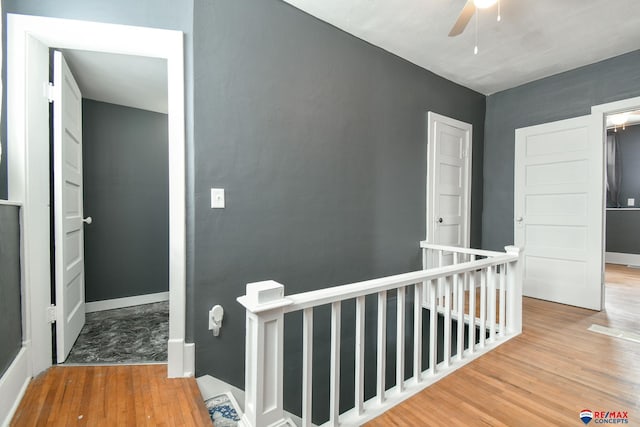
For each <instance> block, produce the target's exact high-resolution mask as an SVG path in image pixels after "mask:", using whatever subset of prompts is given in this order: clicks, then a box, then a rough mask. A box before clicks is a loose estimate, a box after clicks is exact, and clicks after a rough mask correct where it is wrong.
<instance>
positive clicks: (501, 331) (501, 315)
mask: <svg viewBox="0 0 640 427" xmlns="http://www.w3.org/2000/svg"><path fill="white" fill-rule="evenodd" d="M506 274H507V265H506V264H501V265H500V291H499V296H500V298H499V301H500V304H499V310H500V311H499V319H498V324H499V325H500V328H499V334H500V336H504V332H505V303H506V298H505V286H506V280H505V279H506Z"/></svg>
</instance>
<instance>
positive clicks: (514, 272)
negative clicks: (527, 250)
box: [504, 246, 524, 334]
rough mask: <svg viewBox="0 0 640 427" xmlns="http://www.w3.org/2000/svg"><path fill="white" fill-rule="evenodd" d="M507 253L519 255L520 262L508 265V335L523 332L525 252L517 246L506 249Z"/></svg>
mask: <svg viewBox="0 0 640 427" xmlns="http://www.w3.org/2000/svg"><path fill="white" fill-rule="evenodd" d="M504 249H505V250H506V251H507V253H509V254H511V255H517V256H518V260H517V261H514V262H510V263H509V264H508V265H507V314H506V317H507V333H509V334H514V333H515V334H519V333H520V332H522V260H523V256H524V254H523V252H522V250H521V249H520V248H518V247H516V246H507V247H505V248H504Z"/></svg>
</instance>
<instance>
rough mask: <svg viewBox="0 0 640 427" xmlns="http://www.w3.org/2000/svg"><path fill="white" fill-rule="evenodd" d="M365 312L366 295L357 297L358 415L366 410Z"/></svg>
mask: <svg viewBox="0 0 640 427" xmlns="http://www.w3.org/2000/svg"><path fill="white" fill-rule="evenodd" d="M364 313H365V297H364V296H361V297H358V298H356V384H355V386H356V387H355V388H356V390H355V394H356V395H355V407H356V412H357V413H358V415H362V413H363V412H364V406H363V405H364V328H365V324H364Z"/></svg>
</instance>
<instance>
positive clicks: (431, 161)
mask: <svg viewBox="0 0 640 427" xmlns="http://www.w3.org/2000/svg"><path fill="white" fill-rule="evenodd" d="M436 121H439V122H443V123H446V124H448V125H449V126H453V127H457V128H459V129H461V130H463V131H465V133H466V139H467V153H466V161H465V167H466V169H467V183H466V184H467V186H466V188H467V191H466V200H465V202H466V203H465V204H466V207H467V209H466V211H467V212H466V218H467V221H466V224H465V226H464V227H465V232H464V236H463V245H462V246H463V247H466V248H468V247H469V246H470V244H471V170H472V154H471V153H472V152H473V126H472V125H471V124H469V123H465V122H462V121H460V120H456V119H452V118H451V117H447V116H443V115H441V114H438V113H434V112H433V111H429V112H428V113H427V135H428V136H427V198H426V200H427V210H426V212H427V214H426V220H427V228H426V231H427V235H426V240H427V242H430V243H433V224H434V223H435V212H433V205H434V201H433V196H434V194H435V191H434V188H433V187H434V185H435V158H434V156H435V144H434V139H435V131H436V129H435V122H436Z"/></svg>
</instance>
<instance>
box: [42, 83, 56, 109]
mask: <svg viewBox="0 0 640 427" xmlns="http://www.w3.org/2000/svg"><path fill="white" fill-rule="evenodd" d="M54 89H55V87H54V86H53V83H51V82H47V84H46V85H45V89H44V90H45V96H46V98H47V100H48V101H49V104H51V103H52V102H53V101H54V100H55V94H54Z"/></svg>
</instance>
